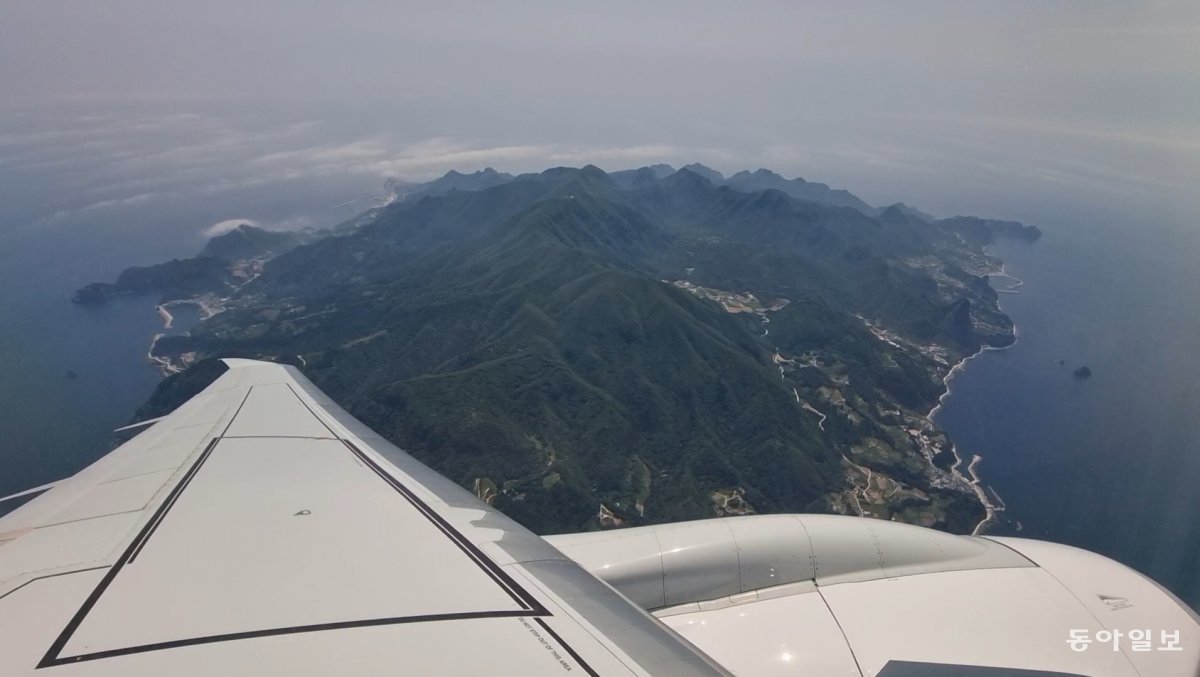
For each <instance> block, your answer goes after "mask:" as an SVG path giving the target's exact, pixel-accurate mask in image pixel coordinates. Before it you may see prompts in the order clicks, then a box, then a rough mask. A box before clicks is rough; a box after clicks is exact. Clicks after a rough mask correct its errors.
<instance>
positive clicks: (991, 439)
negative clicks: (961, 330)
mask: <svg viewBox="0 0 1200 677" xmlns="http://www.w3.org/2000/svg"><path fill="white" fill-rule="evenodd" d="M1039 225H1040V226H1042V229H1043V231H1044V232H1045V236H1044V237H1043V238H1042V239H1041V240H1040V241H1039V242H1037V243H1034V244H1028V243H1019V242H1011V241H1009V242H1002V243H1000V244H999V245H998V246H996V247H995V248H994V253H995V254H996V255H998V256H1000V257H1001V258H1003V259H1004V260H1005V261H1006V262H1007V272H1009V273H1011V274H1012V275H1014V276H1016V277H1018V278H1020V279H1021V280H1023V281H1024V283H1025V284H1024V286H1022V287H1021V288H1020V290H1019V292H1020V293H1018V294H1003V295H1001V305H1002V307H1003V308H1004V309H1005V311H1006V312H1007V313H1008V314H1009V315H1010V316H1011V317H1012V318H1013V320H1014V321H1015V322H1016V324H1017V327H1018V331H1019V336H1020V338H1019V340H1018V342H1017V344H1016V345H1015V346H1014V347H1012V348H1011V349H1009V350H1005V351H997V352H989V353H985V354H983V355H981V356H980V357H979V358H977V359H975V360H972V361H971V362H970V364H969V366H968V368H967V369H965V370H963V371H962V372H960V375H959V376H958V377H956V379H955V381H954V382H953V387H952V390H951V393H952V394H951V396H950V397H949V398H947V401H946V404H945V406H944V407H943V408H942V410H941V412H940V413H939V414H938V419H937V422H938V423H939V424H940V425H941V426H943V427H944V428H945V429H946V430H947V431H948V432H949V433H950V434H951V436H952V437H953V439H954V440H955V442H956V443H957V445H958V447H959V449H960V450H961V451H965V452H967V453H968V454H969V453H978V454H981V455H983V457H984V462H983V464H982V465H981V470H982V474H983V476H984V479H985V481H986V482H987V483H989V484H990V485H992V487H993V488H994V489H995V490H996V491H998V492H999V493H1000V496H1001V497H1002V498H1003V499H1004V501H1005V502H1006V503H1007V505H1008V512H1007V516H1008V518H1009V520H1010V521H1011V522H1012V523H1013V524H1012V525H1011V526H1010V527H1009V528H1008V529H1006V532H1007V533H1011V534H1012V535H1019V536H1025V537H1030V538H1043V539H1049V540H1054V541H1059V542H1063V543H1068V544H1071V545H1077V546H1080V547H1084V548H1087V549H1089V550H1094V551H1097V552H1100V553H1102V554H1105V555H1108V556H1110V557H1113V558H1115V559H1117V560H1120V561H1121V562H1124V563H1126V564H1128V565H1130V566H1132V567H1134V568H1136V569H1138V570H1140V571H1142V572H1144V573H1146V574H1149V575H1150V576H1151V577H1153V578H1155V579H1156V580H1158V581H1159V582H1161V583H1162V584H1164V585H1165V586H1167V587H1168V588H1170V589H1171V590H1172V591H1173V592H1175V593H1176V594H1177V595H1179V596H1180V597H1181V598H1182V599H1184V600H1185V601H1186V602H1188V603H1189V604H1190V605H1191V606H1193V607H1194V608H1200V491H1197V486H1198V483H1200V275H1197V274H1196V272H1195V265H1196V262H1197V261H1200V246H1197V242H1196V236H1195V233H1194V230H1192V229H1189V228H1176V229H1172V228H1170V227H1168V226H1166V225H1164V224H1162V223H1147V222H1145V221H1143V220H1138V219H1136V217H1133V216H1130V217H1125V218H1122V219H1117V220H1116V221H1113V220H1112V217H1111V216H1109V217H1108V218H1105V217H1098V218H1097V220H1095V221H1089V222H1086V223H1081V222H1080V221H1071V220H1066V219H1062V220H1056V219H1050V220H1049V222H1039ZM993 284H994V286H996V287H997V288H1003V287H1006V286H1008V285H1009V284H1010V281H1008V280H995V281H994V282H993ZM1081 366H1087V367H1089V368H1090V369H1091V370H1092V374H1093V375H1092V376H1091V377H1090V378H1087V379H1079V378H1076V377H1075V376H1074V374H1073V372H1074V370H1075V369H1076V368H1078V367H1081ZM1018 528H1019V531H1018Z"/></svg>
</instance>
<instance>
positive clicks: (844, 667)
mask: <svg viewBox="0 0 1200 677" xmlns="http://www.w3.org/2000/svg"><path fill="white" fill-rule="evenodd" d="M227 363H228V364H229V365H230V369H229V370H228V371H227V372H226V373H225V374H224V375H222V376H221V377H220V378H219V379H218V380H217V381H216V382H214V383H213V384H212V385H210V386H209V387H208V388H207V389H205V390H204V391H203V392H202V393H200V394H199V395H197V396H196V397H194V398H192V399H191V400H190V401H188V402H187V403H186V404H184V405H183V406H181V407H180V408H179V409H178V410H176V411H175V412H173V413H172V414H170V415H168V416H166V417H164V418H163V419H161V420H159V421H157V422H156V423H154V424H153V425H152V426H150V427H149V428H147V429H146V430H145V431H144V432H142V433H141V434H140V435H138V436H137V437H135V438H133V439H132V440H130V441H129V442H127V443H125V444H124V445H122V446H120V447H119V448H117V449H116V450H115V451H113V452H112V453H110V454H109V455H108V456H106V457H104V458H103V459H101V460H100V461H98V462H96V463H95V464H93V465H91V466H89V467H88V468H86V469H84V470H83V471H81V472H80V473H78V474H77V475H75V476H73V477H71V478H68V479H66V480H63V481H60V482H57V483H54V484H53V485H48V486H47V487H41V488H39V489H41V490H44V492H43V493H41V495H39V496H37V498H34V499H33V500H32V501H30V502H29V503H27V504H25V505H23V506H21V507H20V508H18V509H17V510H16V511H14V512H12V513H11V514H9V515H7V516H5V517H3V518H0V676H3V677H8V676H9V675H31V674H32V675H48V676H50V677H53V676H54V675H59V674H61V675H134V676H137V675H189V674H204V675H212V674H220V675H241V674H254V675H260V674H288V675H310V674H311V675H328V674H371V675H374V674H381V673H393V672H399V673H405V674H407V673H415V674H496V675H511V674H520V675H537V674H547V675H563V674H575V675H620V674H662V675H712V674H728V673H735V674H742V675H756V676H757V675H798V674H800V675H819V676H821V675H846V676H847V677H918V676H920V677H949V676H956V677H1048V676H1057V677H1063V676H1064V675H1066V676H1070V675H1076V676H1078V675H1100V676H1108V675H1122V676H1125V675H1128V676H1131V677H1139V676H1140V677H1174V676H1179V677H1196V676H1197V675H1200V618H1197V616H1196V614H1195V613H1193V612H1191V611H1190V610H1189V609H1187V608H1186V607H1185V606H1184V605H1183V604H1182V603H1180V602H1179V601H1178V600H1177V599H1175V598H1174V597H1173V596H1171V595H1170V593H1168V592H1166V591H1165V590H1163V589H1161V588H1160V587H1158V586H1157V585H1156V584H1155V583H1154V582H1153V581H1150V580H1149V579H1147V578H1145V577H1144V576H1141V575H1140V574H1138V573H1137V572H1135V571H1133V570H1131V569H1128V568H1126V567H1124V566H1122V565H1120V564H1118V563H1116V562H1113V561H1111V560H1108V559H1106V558H1103V557H1100V556H1099V555H1095V554H1093V553H1088V552H1085V551H1082V550H1078V549H1075V548H1069V547H1066V546H1060V545H1055V544H1052V543H1043V542H1039V541H1032V540H1027V539H1014V538H974V537H965V536H953V535H950V534H944V533H940V532H935V531H932V530H929V529H923V528H919V527H914V526H910V525H904V524H898V523H891V522H884V521H881V520H871V519H861V518H857V517H841V516H832V515H765V516H746V517H731V518H723V519H715V520H700V521H696V522H686V523H680V524H668V525H657V526H649V527H639V528H634V529H621V530H613V531H606V532H598V533H586V534H567V535H562V536H550V537H546V538H545V539H543V538H540V537H538V536H535V535H534V534H532V533H530V532H529V531H528V530H526V529H524V528H523V527H521V526H519V525H518V524H516V523H515V522H513V521H512V520H510V519H508V518H506V517H505V516H504V515H502V514H500V513H499V512H497V511H496V510H494V509H492V508H490V507H489V506H487V505H486V504H484V503H482V502H481V501H479V500H478V499H476V498H475V497H474V496H473V495H471V494H470V493H468V492H467V491H465V490H463V489H462V488H460V487H458V486H457V485H455V484H453V483H452V482H450V481H449V480H446V479H445V478H443V477H441V476H440V475H438V474H436V473H434V472H433V471H432V470H430V469H429V468H427V467H425V466H424V465H422V464H420V463H419V462H417V461H416V460H414V459H413V458H411V457H409V456H408V455H406V454H404V453H403V452H401V451H400V450H399V449H397V448H396V447H394V446H392V445H391V444H389V443H388V442H386V441H385V440H383V439H382V438H381V437H379V436H378V435H377V434H375V433H374V432H372V431H371V430H369V429H368V428H366V427H365V426H363V425H362V424H361V423H359V422H358V421H356V420H355V419H353V418H352V417H350V416H349V415H348V414H347V413H346V412H344V411H343V410H342V409H340V408H339V407H338V406H337V405H336V404H334V403H333V402H332V401H330V400H329V399H328V398H327V397H325V396H324V395H323V394H322V393H321V392H320V391H319V390H317V389H316V388H315V387H314V386H313V385H312V384H311V383H309V382H308V381H307V380H306V379H305V378H304V377H303V376H302V375H301V374H300V373H299V372H298V371H296V370H295V369H293V368H291V367H285V366H281V365H275V364H268V363H262V362H253V361H248V360H229V361H227ZM35 491H36V490H35ZM648 611H649V612H652V613H653V616H652V615H650V613H647V612H648ZM1135 632H1136V633H1138V634H1136V635H1134V633H1135Z"/></svg>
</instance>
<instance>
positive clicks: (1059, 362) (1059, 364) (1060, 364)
mask: <svg viewBox="0 0 1200 677" xmlns="http://www.w3.org/2000/svg"><path fill="white" fill-rule="evenodd" d="M1066 363H1067V361H1066V360H1059V361H1058V366H1060V367H1061V366H1063V365H1064V364H1066Z"/></svg>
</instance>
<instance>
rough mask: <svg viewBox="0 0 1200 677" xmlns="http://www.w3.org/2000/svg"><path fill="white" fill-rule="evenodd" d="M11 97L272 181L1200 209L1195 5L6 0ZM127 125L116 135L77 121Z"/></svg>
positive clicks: (941, 207) (11, 114)
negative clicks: (657, 174)
mask: <svg viewBox="0 0 1200 677" xmlns="http://www.w3.org/2000/svg"><path fill="white" fill-rule="evenodd" d="M430 4H433V3H430ZM0 92H3V94H2V95H0V114H3V115H4V116H5V118H7V119H5V120H0V123H3V129H0V154H3V153H5V152H8V153H13V154H16V153H21V152H26V153H29V152H34V151H32V150H31V148H32V146H31V145H30V135H31V134H32V133H33V132H32V130H33V128H34V127H37V126H38V124H40V123H41V122H42V121H43V120H44V118H41V117H39V115H42V114H43V113H44V112H45V111H46V110H47V109H48V107H49V106H53V107H55V109H56V110H58V111H72V115H73V117H70V118H69V119H68V118H63V119H61V120H56V121H55V122H54V123H53V124H49V123H47V124H44V125H42V128H41V129H40V130H39V133H41V134H42V136H40V137H39V139H42V140H43V141H55V142H58V141H61V144H60V151H61V152H60V153H59V154H58V156H57V157H58V161H61V162H70V161H72V158H74V157H75V154H76V153H82V154H86V153H88V152H91V151H97V152H98V149H106V150H105V151H104V152H106V153H115V152H118V151H120V152H121V153H122V155H121V158H122V161H130V159H131V158H130V156H131V155H133V156H136V157H133V158H132V159H133V160H135V161H136V160H139V159H143V160H144V159H145V158H143V157H142V155H150V156H154V157H156V158H157V161H163V162H166V161H170V162H172V163H173V165H172V166H173V167H175V168H176V169H177V170H179V171H183V170H185V169H187V168H188V167H189V163H196V162H204V161H208V162H218V161H219V162H223V163H226V164H228V163H230V162H231V161H232V162H236V163H237V164H238V165H239V166H242V167H243V171H242V172H241V174H240V176H241V177H242V178H241V179H239V180H248V179H247V177H252V176H253V175H254V172H255V171H258V172H276V173H280V172H282V173H288V172H292V173H308V174H312V173H321V172H325V173H330V174H333V173H345V172H351V173H361V174H371V175H378V176H380V177H383V176H399V177H403V178H413V179H417V178H427V177H429V176H431V175H433V174H437V173H441V172H443V171H445V170H447V169H450V168H459V169H464V170H469V169H476V168H479V167H482V166H484V165H494V166H496V167H497V168H499V169H503V170H509V171H522V170H532V169H538V168H542V167H545V166H549V165H553V164H581V163H586V162H594V163H595V164H599V165H600V166H602V167H605V168H608V169H615V168H623V167H627V166H637V165H640V164H645V163H649V162H656V161H668V162H673V163H683V162H688V161H692V160H700V161H703V162H706V163H707V164H710V165H712V166H714V167H716V168H717V169H721V170H725V171H728V170H734V169H740V168H743V167H757V166H768V167H772V168H775V169H778V170H780V171H781V172H783V173H785V174H789V175H802V176H805V177H806V178H812V179H816V180H823V181H826V182H829V183H831V184H835V185H838V186H845V187H849V188H851V189H853V190H855V191H856V192H858V193H859V194H861V195H862V196H863V197H864V198H866V199H867V200H868V201H871V202H874V203H878V204H883V203H890V202H893V201H896V200H901V199H903V200H907V201H909V202H915V203H917V204H918V205H919V206H922V207H924V208H927V209H931V210H935V211H939V212H942V213H945V212H949V211H975V212H980V211H986V212H989V213H997V215H1002V216H1003V215H1008V216H1015V215H1019V213H1020V210H1019V209H1009V208H1008V207H1011V205H1012V203H1013V200H1014V199H1016V198H1019V197H1020V196H1030V197H1031V199H1036V198H1037V196H1039V195H1048V194H1054V193H1058V192H1060V191H1065V192H1070V193H1071V194H1073V195H1075V196H1076V198H1077V199H1079V200H1088V199H1092V198H1095V199H1100V200H1103V199H1110V200H1111V199H1113V198H1114V197H1117V198H1119V201H1121V202H1123V203H1124V202H1133V203H1138V204H1141V203H1155V204H1158V205H1160V206H1162V207H1163V208H1164V209H1165V210H1167V211H1170V212H1173V213H1174V214H1175V215H1185V216H1188V217H1190V216H1192V215H1196V214H1200V198H1197V197H1196V195H1195V194H1196V193H1198V192H1200V191H1196V190H1195V186H1196V185H1198V184H1200V3H1197V2H1195V1H1194V0H1186V1H1183V2H1141V3H1138V2H1131V1H1119V2H1107V1H1105V0H1085V1H1079V2H1066V1H1062V2H1049V1H1046V2H1042V1H1039V2H1033V1H1028V2H1026V1H1022V0H1014V1H1009V2H964V1H962V0H953V1H946V2H932V1H915V2H894V1H893V0H887V1H881V2H861V3H851V2H827V3H819V4H818V3H799V2H779V3H768V2H762V3H731V2H727V1H726V2H720V3H709V2H690V1H689V2H659V3H646V2H606V3H587V4H584V3H567V2H521V3H492V2H480V3H437V4H436V6H434V7H429V6H425V7H417V6H406V5H405V3H399V2H394V1H385V0H381V1H377V2H338V3H314V2H301V1H298V0H287V1H286V2H284V1H279V0H270V1H256V2H244V1H242V0H238V1H236V2H230V1H225V0H210V1H208V2H203V3H196V2H187V3H184V2H176V1H174V0H146V1H136V0H107V1H105V2H85V1H83V0H80V1H77V2H65V1H61V0H37V1H36V2H34V1H27V0H7V1H6V2H4V3H3V4H0ZM81 110H86V111H92V112H94V113H95V115H93V116H90V117H83V116H82V115H75V112H77V111H81ZM229 111H237V112H238V113H239V114H249V113H254V114H255V117H254V119H253V121H252V122H247V121H246V120H240V121H238V120H232V119H230V118H223V117H222V116H223V115H228V114H229ZM108 123H112V124H114V125H119V126H121V127H122V129H123V131H122V133H121V135H119V136H113V135H112V134H109V136H108V137H107V138H108V139H109V140H108V141H107V142H106V141H104V140H103V139H102V138H100V137H97V136H96V135H95V134H93V133H92V132H87V133H82V132H80V131H79V129H77V128H76V127H77V126H78V125H80V124H82V125H84V126H87V127H88V128H89V129H92V130H93V131H94V130H95V129H97V128H98V127H99V126H100V125H101V124H108ZM139 127H141V128H149V129H151V130H152V131H156V132H162V131H163V130H167V131H168V132H170V134H173V135H175V137H172V138H176V137H178V138H180V139H184V140H183V141H179V142H175V143H170V144H166V145H167V146H170V147H164V146H153V147H147V144H149V143H150V142H149V141H146V139H151V138H158V139H161V138H165V137H152V136H143V135H140V134H139V133H138V132H137V129H138V128H139ZM56 135H57V136H56ZM268 137H269V138H268ZM118 139H120V142H119V143H118V141H117V140H118ZM138 139H141V147H140V150H137V151H128V149H127V148H126V149H124V150H123V149H122V148H118V145H121V144H124V145H125V146H128V145H130V144H133V145H136V143H135V141H137V140H138ZM76 141H82V142H83V143H76ZM105 143H107V144H108V146H105ZM154 143H159V142H157V141H156V142H154ZM181 148H182V150H181ZM43 152H44V150H42V149H39V150H36V153H38V154H41V153H43ZM138 153H140V154H142V155H138ZM96 157H97V158H99V157H100V156H96ZM145 166H150V165H149V164H146V165H145ZM226 180H231V179H226ZM142 194H143V193H139V192H130V193H129V194H127V195H124V196H120V195H117V194H115V193H114V195H113V197H111V198H106V199H129V198H136V197H137V196H138V195H142ZM1004 211H1008V213H1007V214H1000V213H998V212H1004Z"/></svg>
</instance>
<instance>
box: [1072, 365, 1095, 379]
mask: <svg viewBox="0 0 1200 677" xmlns="http://www.w3.org/2000/svg"><path fill="white" fill-rule="evenodd" d="M1091 375H1092V370H1091V369H1089V368H1088V367H1086V366H1085V367H1080V368H1078V369H1076V370H1075V378H1088V377H1089V376H1091Z"/></svg>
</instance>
